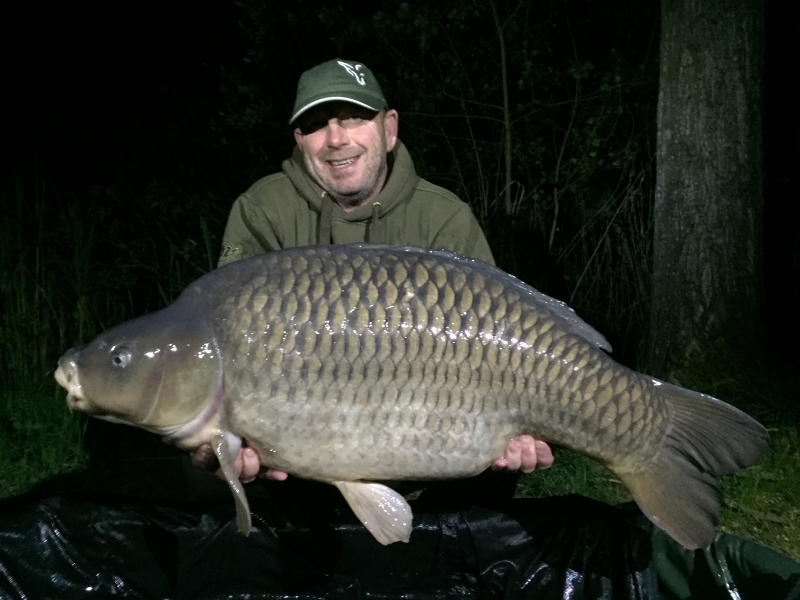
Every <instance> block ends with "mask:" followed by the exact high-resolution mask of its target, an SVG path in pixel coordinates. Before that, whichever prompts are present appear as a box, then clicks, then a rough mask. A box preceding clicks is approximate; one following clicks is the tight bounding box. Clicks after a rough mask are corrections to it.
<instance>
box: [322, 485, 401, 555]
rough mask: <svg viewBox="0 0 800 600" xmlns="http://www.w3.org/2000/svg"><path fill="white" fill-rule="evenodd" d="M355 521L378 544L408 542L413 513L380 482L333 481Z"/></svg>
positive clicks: (399, 497)
mask: <svg viewBox="0 0 800 600" xmlns="http://www.w3.org/2000/svg"><path fill="white" fill-rule="evenodd" d="M333 485H335V486H336V487H337V488H339V491H340V492H342V495H343V496H344V498H345V500H347V503H348V504H349V505H350V508H352V509H353V512H354V513H355V514H356V516H357V517H358V519H359V520H360V521H361V522H362V523H363V524H364V527H366V528H367V529H368V530H369V532H370V533H371V534H372V535H373V536H374V537H375V539H376V540H378V541H379V542H380V543H381V544H383V545H384V546H386V545H387V544H392V543H394V542H408V540H409V538H410V537H411V521H412V518H413V514H412V513H411V507H410V506H409V505H408V503H407V502H406V501H405V499H404V498H403V497H402V496H401V495H400V494H398V493H397V492H395V491H394V490H393V489H392V488H390V487H387V486H385V485H381V484H380V483H362V482H358V481H334V482H333Z"/></svg>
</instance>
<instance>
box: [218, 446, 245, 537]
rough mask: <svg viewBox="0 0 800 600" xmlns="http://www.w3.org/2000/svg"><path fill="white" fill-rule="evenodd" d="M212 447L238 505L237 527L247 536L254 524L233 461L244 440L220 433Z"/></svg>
mask: <svg viewBox="0 0 800 600" xmlns="http://www.w3.org/2000/svg"><path fill="white" fill-rule="evenodd" d="M229 438H232V439H229ZM211 445H212V447H213V448H214V454H216V455H217V460H218V461H219V466H220V468H222V474H223V475H225V479H226V480H227V482H228V487H229V488H230V489H231V493H232V494H233V500H234V502H235V503H236V525H237V526H238V527H239V531H241V532H242V533H243V534H245V535H246V536H247V535H249V534H250V528H251V527H252V524H253V522H252V517H251V516H250V505H249V504H248V503H247V495H246V494H245V493H244V487H242V482H241V481H239V478H238V477H237V476H236V472H235V471H234V468H233V461H234V459H235V457H236V454H237V453H238V452H239V449H240V448H241V446H242V440H241V439H240V438H238V437H236V436H233V435H231V434H226V433H225V432H222V431H219V432H217V433H215V434H214V436H213V438H212V440H211Z"/></svg>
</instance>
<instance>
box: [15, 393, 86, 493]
mask: <svg viewBox="0 0 800 600" xmlns="http://www.w3.org/2000/svg"><path fill="white" fill-rule="evenodd" d="M0 416H2V418H1V419H0V423H2V426H0V440H1V441H0V443H2V448H3V449H2V452H0V498H2V497H7V496H15V495H17V494H22V493H24V492H26V491H27V490H28V489H30V488H31V487H32V486H33V485H34V484H36V483H38V482H39V481H42V480H45V479H49V478H51V477H54V476H56V475H62V474H64V473H69V472H71V471H76V470H79V469H82V468H84V467H85V466H86V465H87V463H88V459H87V455H86V452H84V450H83V434H84V430H85V428H86V417H84V416H82V415H78V414H72V413H70V412H69V411H68V410H66V405H65V403H64V392H63V390H61V389H60V388H58V389H56V386H55V385H52V386H47V387H45V388H44V389H40V390H33V391H18V392H4V393H3V394H2V396H0Z"/></svg>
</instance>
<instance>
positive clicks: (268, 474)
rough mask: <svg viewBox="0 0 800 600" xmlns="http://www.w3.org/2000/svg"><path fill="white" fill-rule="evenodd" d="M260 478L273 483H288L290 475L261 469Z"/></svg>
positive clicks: (276, 470)
mask: <svg viewBox="0 0 800 600" xmlns="http://www.w3.org/2000/svg"><path fill="white" fill-rule="evenodd" d="M259 477H262V478H264V479H269V480H271V481H286V479H287V477H289V474H288V473H287V472H286V471H279V470H278V469H261V473H260V474H259Z"/></svg>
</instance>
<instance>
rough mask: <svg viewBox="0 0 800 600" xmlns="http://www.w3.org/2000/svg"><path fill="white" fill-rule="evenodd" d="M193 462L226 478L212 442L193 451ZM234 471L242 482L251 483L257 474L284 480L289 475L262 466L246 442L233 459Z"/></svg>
mask: <svg viewBox="0 0 800 600" xmlns="http://www.w3.org/2000/svg"><path fill="white" fill-rule="evenodd" d="M192 464H193V465H194V466H195V468H196V469H198V470H200V471H212V472H214V473H215V475H216V476H217V477H219V478H220V479H223V480H224V479H225V476H224V475H223V474H222V469H220V468H219V461H217V457H216V456H215V455H214V450H213V449H212V448H211V445H210V444H203V445H202V446H200V447H199V448H198V449H197V450H195V451H194V452H193V453H192ZM233 471H234V473H236V476H237V477H238V478H239V479H240V480H241V481H242V483H250V482H251V481H253V480H254V479H255V478H256V476H259V477H262V478H264V479H272V480H273V481H283V480H284V479H286V478H287V477H288V476H289V474H288V473H286V472H284V471H278V470H277V469H270V468H268V467H262V466H261V463H260V462H259V460H258V454H256V451H255V450H253V448H251V447H250V446H248V445H246V444H244V445H243V446H242V449H241V450H239V454H237V455H236V460H234V461H233Z"/></svg>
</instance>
